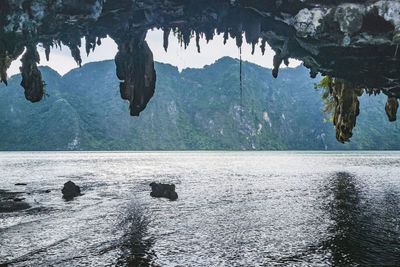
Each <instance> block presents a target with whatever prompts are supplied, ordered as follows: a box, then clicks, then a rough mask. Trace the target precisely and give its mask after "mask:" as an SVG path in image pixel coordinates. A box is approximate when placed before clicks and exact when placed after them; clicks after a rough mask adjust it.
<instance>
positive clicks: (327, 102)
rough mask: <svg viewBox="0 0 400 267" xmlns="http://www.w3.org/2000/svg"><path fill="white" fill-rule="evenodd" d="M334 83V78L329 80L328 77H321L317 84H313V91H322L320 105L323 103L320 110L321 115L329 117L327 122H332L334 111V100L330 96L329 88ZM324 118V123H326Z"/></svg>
mask: <svg viewBox="0 0 400 267" xmlns="http://www.w3.org/2000/svg"><path fill="white" fill-rule="evenodd" d="M333 83H334V78H331V77H329V76H325V77H323V78H322V79H321V80H320V82H319V83H315V84H314V90H315V91H322V96H321V99H322V101H323V102H322V103H323V109H322V110H321V111H322V113H323V114H324V115H325V116H327V117H329V121H331V122H332V121H333V113H334V111H335V105H336V102H335V98H334V97H333V96H332V93H331V88H332V85H333ZM326 121H327V120H326V118H324V123H325V122H326Z"/></svg>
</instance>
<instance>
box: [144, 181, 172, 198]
mask: <svg viewBox="0 0 400 267" xmlns="http://www.w3.org/2000/svg"><path fill="white" fill-rule="evenodd" d="M150 186H151V193H150V196H152V197H164V198H168V199H169V200H177V199H178V194H177V193H176V192H175V185H174V184H161V183H154V182H153V183H151V184H150Z"/></svg>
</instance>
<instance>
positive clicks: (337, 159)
mask: <svg viewBox="0 0 400 267" xmlns="http://www.w3.org/2000/svg"><path fill="white" fill-rule="evenodd" d="M68 180H72V181H74V182H75V183H76V184H78V185H80V186H81V188H82V191H83V193H84V195H83V196H81V197H78V198H76V199H75V200H73V201H69V202H66V201H64V200H63V199H62V198H61V192H60V189H61V187H62V185H63V184H64V183H65V182H66V181H68ZM152 181H157V182H166V183H175V184H176V188H177V192H178V194H179V199H178V200H177V201H169V200H166V199H154V198H151V197H150V195H149V193H150V187H149V183H150V182H152ZM18 182H25V183H28V185H27V186H25V187H21V186H15V185H14V184H15V183H18ZM0 189H8V190H13V191H23V192H26V194H25V195H24V197H26V199H27V201H28V202H29V203H30V204H31V205H32V208H31V209H29V210H25V211H20V212H15V213H3V214H1V213H0V248H1V249H0V264H1V263H3V264H10V265H15V266H27V265H29V266H40V265H45V266H49V265H50V266H84V265H91V266H110V265H111V266H114V265H117V266H125V265H130V266H266V265H268V266H271V265H272V266H273V265H296V266H298V265H321V266H325V265H385V264H386V265H392V266H395V265H397V266H399V265H400V153H398V152H362V153H360V152H345V153H342V152H336V153H320V152H301V153H300V152H292V153H291V152H150V153H147V152H138V153H130V152H129V153H127V152H21V153H19V152H18V153H17V152H4V153H0ZM47 189H50V190H51V192H50V193H48V194H46V193H45V192H44V191H45V190H47ZM28 193H29V194H28Z"/></svg>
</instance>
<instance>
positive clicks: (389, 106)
mask: <svg viewBox="0 0 400 267" xmlns="http://www.w3.org/2000/svg"><path fill="white" fill-rule="evenodd" d="M398 108H399V102H398V101H397V98H396V97H393V96H388V99H387V102H386V106H385V111H386V114H387V116H388V118H389V121H395V120H396V113H397V109H398Z"/></svg>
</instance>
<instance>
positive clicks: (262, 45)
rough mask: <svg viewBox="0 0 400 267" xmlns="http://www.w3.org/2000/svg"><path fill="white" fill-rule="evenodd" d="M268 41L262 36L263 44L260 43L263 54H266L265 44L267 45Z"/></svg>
mask: <svg viewBox="0 0 400 267" xmlns="http://www.w3.org/2000/svg"><path fill="white" fill-rule="evenodd" d="M266 42H267V40H265V38H262V40H261V45H260V48H261V53H262V55H264V54H265V45H266Z"/></svg>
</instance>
